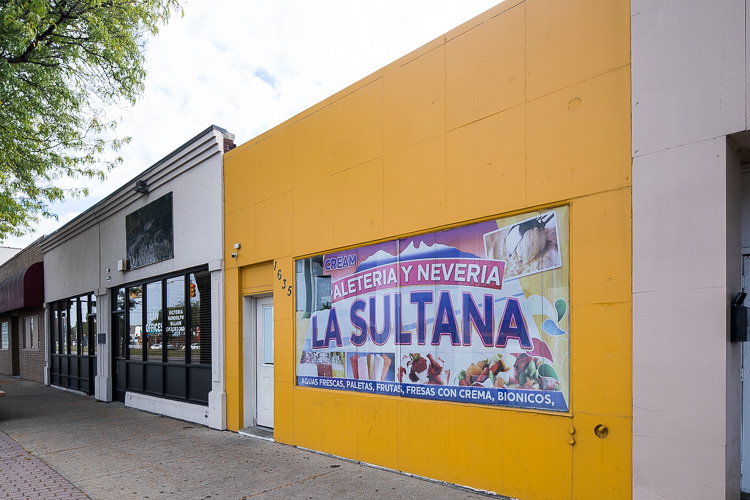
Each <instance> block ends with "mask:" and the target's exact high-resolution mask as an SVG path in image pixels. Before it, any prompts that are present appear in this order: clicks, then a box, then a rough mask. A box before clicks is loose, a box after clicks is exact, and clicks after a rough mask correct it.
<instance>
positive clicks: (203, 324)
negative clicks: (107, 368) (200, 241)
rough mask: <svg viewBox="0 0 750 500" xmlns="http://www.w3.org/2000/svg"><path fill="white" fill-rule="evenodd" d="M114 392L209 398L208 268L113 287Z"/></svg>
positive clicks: (203, 401) (200, 400)
mask: <svg viewBox="0 0 750 500" xmlns="http://www.w3.org/2000/svg"><path fill="white" fill-rule="evenodd" d="M112 297H113V301H112V324H113V330H112V335H113V344H114V346H115V348H114V350H113V358H114V364H115V367H116V369H115V372H114V373H113V387H114V398H115V399H117V400H120V401H124V399H125V392H126V391H132V392H139V393H144V394H148V395H152V396H158V397H164V398H168V399H174V400H180V401H186V402H189V403H197V404H202V405H207V404H208V393H209V392H210V391H211V274H210V273H209V272H208V271H207V270H205V269H201V270H195V271H190V272H184V273H180V274H176V275H172V276H167V277H164V278H159V279H152V280H146V281H143V282H140V283H133V284H131V285H129V286H126V287H122V288H119V289H116V290H114V291H113V294H112Z"/></svg>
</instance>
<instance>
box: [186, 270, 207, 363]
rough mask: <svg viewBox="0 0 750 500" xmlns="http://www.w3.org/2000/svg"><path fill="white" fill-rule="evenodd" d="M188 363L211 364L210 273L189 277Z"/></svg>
mask: <svg viewBox="0 0 750 500" xmlns="http://www.w3.org/2000/svg"><path fill="white" fill-rule="evenodd" d="M188 295H189V297H190V354H189V355H190V362H191V363H193V364H209V365H210V364H211V273H209V272H202V273H194V274H191V275H190V289H189V291H188Z"/></svg>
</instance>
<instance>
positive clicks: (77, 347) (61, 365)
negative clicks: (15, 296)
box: [23, 294, 96, 394]
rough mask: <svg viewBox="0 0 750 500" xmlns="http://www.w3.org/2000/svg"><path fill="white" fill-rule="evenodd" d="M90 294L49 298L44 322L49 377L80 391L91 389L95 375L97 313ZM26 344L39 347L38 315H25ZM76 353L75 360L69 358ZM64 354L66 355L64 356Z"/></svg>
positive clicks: (40, 322)
mask: <svg viewBox="0 0 750 500" xmlns="http://www.w3.org/2000/svg"><path fill="white" fill-rule="evenodd" d="M95 307H96V306H95V303H94V298H93V295H92V294H85V295H80V296H77V297H71V298H69V299H63V300H58V301H56V302H51V303H50V304H49V305H48V310H49V316H48V318H47V321H48V323H47V325H48V328H49V331H50V339H51V349H50V351H51V360H50V381H51V383H52V384H53V385H59V386H62V387H67V388H71V389H75V390H77V391H83V392H85V393H87V394H91V393H93V392H94V378H95V377H96V357H94V356H93V354H96V337H95V335H96V317H95V316H92V312H91V311H92V310H93V311H94V313H93V314H94V315H95V314H96V309H95ZM23 328H24V329H25V331H26V338H27V340H26V346H27V348H28V345H30V344H31V345H33V346H34V347H33V348H34V349H38V346H39V343H40V336H41V335H43V332H42V331H41V330H42V321H41V320H40V318H39V317H38V316H33V317H31V318H26V320H25V321H24V327H23ZM73 357H77V358H78V359H77V360H73V359H71V358H73ZM66 358H67V359H66Z"/></svg>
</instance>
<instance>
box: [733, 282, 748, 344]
mask: <svg viewBox="0 0 750 500" xmlns="http://www.w3.org/2000/svg"><path fill="white" fill-rule="evenodd" d="M745 297H747V294H746V293H745V292H740V293H738V294H737V295H736V296H735V297H734V300H732V305H731V308H732V310H731V318H730V328H729V340H731V341H732V342H747V338H748V334H747V327H748V324H749V323H748V320H747V316H748V312H750V311H749V310H748V308H747V307H745V305H744V302H745Z"/></svg>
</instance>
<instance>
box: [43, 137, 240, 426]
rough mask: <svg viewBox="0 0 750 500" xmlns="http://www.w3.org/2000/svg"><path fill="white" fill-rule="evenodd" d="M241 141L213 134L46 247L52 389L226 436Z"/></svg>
mask: <svg viewBox="0 0 750 500" xmlns="http://www.w3.org/2000/svg"><path fill="white" fill-rule="evenodd" d="M233 138H234V136H233V135H232V134H229V133H228V132H226V131H225V130H223V129H221V128H219V127H216V126H212V127H209V128H208V129H206V130H204V131H203V132H201V133H200V134H198V135H197V136H195V137H194V138H193V139H191V140H190V141H188V142H187V143H185V144H184V145H182V146H181V147H179V148H178V149H176V150H175V151H173V152H172V153H171V154H169V155H168V156H167V157H165V158H163V159H162V160H160V161H159V162H157V163H156V164H154V165H153V166H151V167H150V168H148V169H147V170H145V171H144V172H143V173H142V174H140V175H139V176H137V178H135V179H133V180H132V181H131V182H128V183H127V184H125V185H124V186H122V187H121V188H120V189H118V190H117V191H115V192H114V193H112V194H111V195H110V196H108V197H106V198H105V199H103V200H102V201H100V202H99V203H97V204H95V205H94V206H93V207H91V208H90V209H88V210H87V211H85V212H84V213H82V214H81V215H79V216H78V217H76V218H75V219H73V220H72V221H71V222H69V223H68V224H66V225H65V226H63V227H62V228H60V229H59V230H57V231H55V232H54V233H52V234H51V235H49V236H47V237H46V238H45V239H44V240H43V241H42V243H41V247H42V250H43V252H44V271H45V279H44V281H45V303H46V308H47V319H48V323H49V328H48V329H47V330H48V342H49V349H48V351H49V353H48V363H47V373H46V381H47V382H48V383H50V384H51V385H53V386H57V387H61V388H65V389H70V390H75V391H80V392H82V393H85V394H93V395H94V396H95V397H96V398H97V399H99V400H102V401H113V400H119V401H123V402H124V403H125V404H126V405H127V406H131V407H135V408H139V409H142V410H146V411H151V412H155V413H160V414H164V415H168V416H171V417H176V418H180V419H183V420H187V421H191V422H196V423H201V424H204V425H209V426H211V427H213V428H217V429H223V428H225V425H226V424H225V422H226V417H225V413H226V412H225V407H226V403H225V400H226V393H225V388H224V338H223V337H224V334H223V332H224V329H223V310H224V299H223V293H224V290H223V289H224V285H223V283H224V280H223V261H222V252H223V215H222V211H223V195H222V193H223V180H222V179H223V173H222V171H223V154H224V152H226V151H227V150H229V149H231V148H232V147H233V142H232V141H233Z"/></svg>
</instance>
